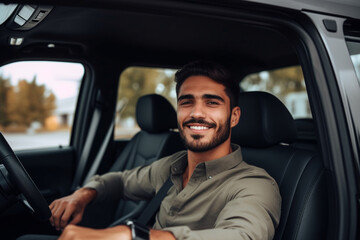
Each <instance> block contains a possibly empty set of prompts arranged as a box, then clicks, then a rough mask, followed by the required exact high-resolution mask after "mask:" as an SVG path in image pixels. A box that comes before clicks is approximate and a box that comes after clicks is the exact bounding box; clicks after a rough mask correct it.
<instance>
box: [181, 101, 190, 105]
mask: <svg viewBox="0 0 360 240" xmlns="http://www.w3.org/2000/svg"><path fill="white" fill-rule="evenodd" d="M190 103H191V102H190V101H183V102H180V103H179V105H180V106H184V105H188V104H190Z"/></svg>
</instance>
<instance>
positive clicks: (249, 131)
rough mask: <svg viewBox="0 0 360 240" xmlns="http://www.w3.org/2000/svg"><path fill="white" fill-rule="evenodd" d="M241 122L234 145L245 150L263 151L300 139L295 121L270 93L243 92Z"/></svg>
mask: <svg viewBox="0 0 360 240" xmlns="http://www.w3.org/2000/svg"><path fill="white" fill-rule="evenodd" d="M239 107H240V110H241V116H240V120H239V123H238V125H237V126H235V127H234V128H233V130H232V141H233V142H235V143H237V144H239V145H240V146H243V147H255V148H263V147H270V146H273V145H277V144H279V143H290V142H292V141H294V140H295V139H296V127H295V122H294V119H293V117H292V116H291V114H290V112H289V111H288V110H287V108H286V107H285V106H284V104H283V103H282V102H280V100H279V99H277V98H276V97H275V96H273V95H271V94H269V93H266V92H243V93H240V96H239Z"/></svg>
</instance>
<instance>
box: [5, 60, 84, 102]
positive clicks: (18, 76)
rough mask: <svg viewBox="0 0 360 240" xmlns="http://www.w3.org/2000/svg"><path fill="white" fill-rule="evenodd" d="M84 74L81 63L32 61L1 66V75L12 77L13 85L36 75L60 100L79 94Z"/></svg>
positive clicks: (40, 82)
mask: <svg viewBox="0 0 360 240" xmlns="http://www.w3.org/2000/svg"><path fill="white" fill-rule="evenodd" d="M83 75H84V67H83V66H82V64H79V63H63V62H44V61H31V62H16V63H11V64H8V65H5V66H2V67H0V76H2V77H4V78H8V79H10V82H11V85H13V86H16V85H17V83H18V81H19V80H23V79H26V80H28V81H32V80H33V78H34V76H36V82H37V84H38V85H40V84H44V85H45V86H46V89H47V90H50V91H51V92H52V93H53V94H55V96H56V98H57V99H58V100H59V99H65V98H70V97H73V96H77V94H78V92H79V87H80V83H81V79H82V77H83Z"/></svg>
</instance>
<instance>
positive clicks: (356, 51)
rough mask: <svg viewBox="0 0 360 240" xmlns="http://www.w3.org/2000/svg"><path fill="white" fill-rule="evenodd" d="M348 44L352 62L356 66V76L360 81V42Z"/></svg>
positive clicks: (349, 42) (348, 42)
mask: <svg viewBox="0 0 360 240" xmlns="http://www.w3.org/2000/svg"><path fill="white" fill-rule="evenodd" d="M346 44H347V46H348V49H349V53H350V57H351V61H352V62H353V64H354V68H355V72H356V76H357V78H358V80H359V81H360V41H358V42H357V41H347V42H346Z"/></svg>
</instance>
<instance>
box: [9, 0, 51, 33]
mask: <svg viewBox="0 0 360 240" xmlns="http://www.w3.org/2000/svg"><path fill="white" fill-rule="evenodd" d="M52 8H53V7H52V6H37V5H19V6H18V8H17V9H16V10H15V12H14V14H13V15H12V17H11V19H9V22H8V23H7V25H6V26H7V27H8V28H10V29H12V30H30V29H32V28H34V27H36V25H38V24H39V23H40V22H41V21H42V20H44V19H45V17H46V16H47V15H48V14H49V13H50V12H51V10H52Z"/></svg>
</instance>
